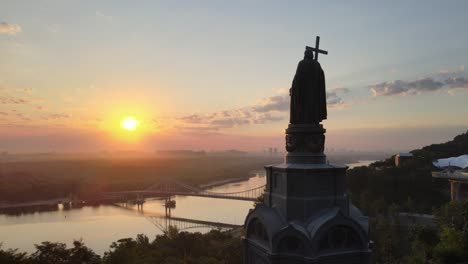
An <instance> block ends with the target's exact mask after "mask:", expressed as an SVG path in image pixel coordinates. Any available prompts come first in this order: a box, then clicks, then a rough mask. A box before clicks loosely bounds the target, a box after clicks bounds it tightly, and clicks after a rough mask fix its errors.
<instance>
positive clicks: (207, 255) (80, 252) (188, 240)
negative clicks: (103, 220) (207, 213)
mask: <svg viewBox="0 0 468 264" xmlns="http://www.w3.org/2000/svg"><path fill="white" fill-rule="evenodd" d="M0 246H1V245H0ZM0 263H1V264H153V263H161V264H177V263H181V264H240V263H242V243H241V240H240V239H238V238H234V237H232V236H231V235H229V234H226V233H223V232H221V231H218V230H212V231H210V232H209V233H207V234H201V233H188V232H179V231H178V230H177V229H176V228H169V230H168V232H166V233H165V234H164V235H159V236H157V237H156V238H155V239H154V241H152V242H150V240H149V239H148V237H147V236H145V235H138V236H137V237H136V239H132V238H123V239H120V240H118V241H116V242H113V243H112V244H111V246H110V250H109V251H108V252H106V253H105V254H104V257H103V258H102V259H101V257H100V256H99V255H97V254H95V253H94V252H93V251H92V250H91V249H89V248H88V247H86V246H85V245H84V243H83V242H82V241H74V242H73V247H72V248H68V249H67V247H66V245H65V244H63V243H51V242H42V243H41V244H39V245H36V252H35V253H33V254H31V255H27V254H26V253H19V252H18V251H17V250H6V251H5V250H2V249H1V247H0Z"/></svg>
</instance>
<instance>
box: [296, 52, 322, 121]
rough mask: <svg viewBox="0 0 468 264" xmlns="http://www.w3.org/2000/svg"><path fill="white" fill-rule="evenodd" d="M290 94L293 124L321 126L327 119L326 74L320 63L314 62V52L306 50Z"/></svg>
mask: <svg viewBox="0 0 468 264" xmlns="http://www.w3.org/2000/svg"><path fill="white" fill-rule="evenodd" d="M289 93H290V96H291V112H290V123H291V124H319V123H320V122H322V120H324V119H327V96H326V93H325V74H324V73H323V70H322V67H321V66H320V63H319V62H318V61H317V60H314V52H313V50H311V49H306V51H305V53H304V59H303V60H301V61H300V62H299V65H298V66H297V70H296V75H295V76H294V80H293V83H292V87H291V89H290V90H289Z"/></svg>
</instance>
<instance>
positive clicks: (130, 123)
mask: <svg viewBox="0 0 468 264" xmlns="http://www.w3.org/2000/svg"><path fill="white" fill-rule="evenodd" d="M139 123H140V122H138V120H136V119H135V118H134V117H126V118H124V119H123V120H122V122H121V123H120V126H121V127H122V128H123V129H126V130H130V131H134V130H135V129H136V128H137V127H138V125H139Z"/></svg>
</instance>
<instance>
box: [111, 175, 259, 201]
mask: <svg viewBox="0 0 468 264" xmlns="http://www.w3.org/2000/svg"><path fill="white" fill-rule="evenodd" d="M264 190H265V185H262V186H258V187H255V188H252V189H248V190H242V191H238V192H225V193H223V192H211V191H207V190H204V189H200V188H198V187H194V186H191V185H188V184H185V183H183V182H180V181H177V180H166V181H165V182H163V183H157V184H153V185H151V186H149V187H148V188H146V189H143V190H130V191H119V192H106V193H105V196H106V197H108V198H111V199H118V198H131V199H135V197H138V198H136V199H137V200H141V199H143V197H170V196H175V195H182V196H197V197H209V198H217V199H231V200H242V201H256V200H257V198H258V197H259V196H261V195H262V194H263V192H264Z"/></svg>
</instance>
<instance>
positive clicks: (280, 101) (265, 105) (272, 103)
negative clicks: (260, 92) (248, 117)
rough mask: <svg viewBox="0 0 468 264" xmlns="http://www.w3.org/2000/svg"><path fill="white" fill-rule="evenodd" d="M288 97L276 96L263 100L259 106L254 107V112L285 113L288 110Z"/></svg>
mask: <svg viewBox="0 0 468 264" xmlns="http://www.w3.org/2000/svg"><path fill="white" fill-rule="evenodd" d="M289 101H290V100H289V96H288V95H276V96H270V97H267V98H265V99H263V100H262V101H261V102H260V104H259V105H257V106H254V107H253V109H254V111H256V112H260V113H264V112H270V111H280V112H281V111H287V110H289Z"/></svg>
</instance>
